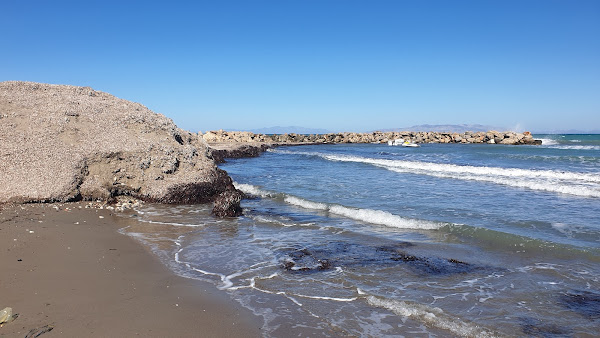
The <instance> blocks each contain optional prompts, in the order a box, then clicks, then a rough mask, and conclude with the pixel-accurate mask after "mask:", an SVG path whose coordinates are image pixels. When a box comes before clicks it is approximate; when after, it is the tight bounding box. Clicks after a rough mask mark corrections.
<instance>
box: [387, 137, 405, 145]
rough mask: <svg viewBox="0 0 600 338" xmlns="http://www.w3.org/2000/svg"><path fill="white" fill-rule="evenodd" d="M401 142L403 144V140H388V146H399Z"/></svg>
mask: <svg viewBox="0 0 600 338" xmlns="http://www.w3.org/2000/svg"><path fill="white" fill-rule="evenodd" d="M402 142H404V139H401V138H398V139H395V140H389V141H388V146H399V145H401V144H402Z"/></svg>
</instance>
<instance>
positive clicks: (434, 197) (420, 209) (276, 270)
mask: <svg viewBox="0 0 600 338" xmlns="http://www.w3.org/2000/svg"><path fill="white" fill-rule="evenodd" d="M534 136H535V138H536V139H542V145H538V146H534V145H521V146H509V145H497V144H421V145H420V147H418V148H408V147H401V146H388V145H387V144H326V145H305V146H283V147H278V148H273V149H270V150H269V151H267V152H265V153H263V154H262V155H261V156H259V157H256V158H242V159H230V160H227V163H224V164H222V165H220V167H221V168H222V169H224V170H226V171H227V172H228V173H229V175H230V176H231V177H232V178H233V180H234V181H235V185H236V187H237V188H238V189H240V190H242V191H243V192H244V193H245V194H246V195H247V199H244V200H243V201H242V207H243V208H244V214H243V216H241V217H239V218H227V219H217V218H214V217H213V216H211V215H210V210H211V206H210V205H180V206H166V205H155V204H144V205H142V206H140V207H138V208H137V209H136V210H135V212H134V213H133V214H124V216H123V217H133V218H135V219H137V220H138V221H139V222H137V223H135V224H136V225H131V226H129V227H126V228H124V229H122V231H123V232H124V233H126V234H128V235H130V236H133V237H135V238H137V239H139V240H141V241H142V242H143V243H145V244H146V245H148V246H150V247H151V248H152V250H153V251H154V252H155V253H156V254H157V255H158V256H159V257H160V258H161V260H162V261H163V262H164V263H165V264H166V265H167V266H169V267H170V268H171V269H172V270H173V271H174V272H175V273H176V274H178V275H181V276H184V277H187V278H193V279H199V280H204V281H207V282H210V283H212V285H214V288H215V289H218V290H222V292H223V293H226V294H228V295H229V296H230V297H231V298H233V299H235V300H236V301H237V302H238V303H239V304H240V305H241V306H243V307H245V308H247V309H249V310H251V311H252V312H253V313H254V314H256V315H257V316H259V317H260V318H262V319H263V321H264V324H263V327H262V331H263V333H264V336H265V337H292V336H301V337H311V336H315V337H317V336H318V337H340V336H342V337H346V336H351V337H449V336H450V337H452V336H455V337H522V336H533V337H570V336H575V337H592V336H598V335H599V334H600V135H534Z"/></svg>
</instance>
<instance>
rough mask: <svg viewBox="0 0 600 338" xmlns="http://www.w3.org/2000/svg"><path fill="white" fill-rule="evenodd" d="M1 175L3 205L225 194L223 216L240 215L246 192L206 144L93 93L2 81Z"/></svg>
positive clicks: (193, 199) (142, 110)
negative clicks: (116, 197)
mask: <svg viewBox="0 0 600 338" xmlns="http://www.w3.org/2000/svg"><path fill="white" fill-rule="evenodd" d="M0 173H1V174H0V203H2V202H20V203H24V202H53V201H71V200H78V199H102V200H108V199H111V198H113V197H115V196H119V195H130V196H133V197H136V198H139V199H142V200H145V201H152V202H160V203H206V202H211V201H214V200H215V199H217V197H218V196H219V195H222V197H221V198H219V199H218V200H219V206H218V208H217V209H218V211H215V212H216V213H217V214H218V215H219V216H232V215H235V214H239V212H240V209H239V200H240V198H239V197H240V196H241V195H240V193H239V192H237V191H236V190H235V188H234V187H233V185H232V182H231V178H230V177H229V176H228V175H227V173H225V172H224V171H223V170H220V169H218V168H217V167H216V165H215V163H214V161H213V160H212V158H211V156H210V150H209V149H208V147H207V145H206V143H205V141H204V140H203V139H202V138H201V137H198V135H196V134H192V133H189V132H186V131H184V130H181V129H179V128H177V126H175V124H174V123H173V121H171V120H170V119H168V118H166V117H165V116H163V115H160V114H156V113H154V112H152V111H150V110H149V109H148V108H146V107H144V106H143V105H141V104H139V103H134V102H130V101H126V100H123V99H119V98H116V97H114V96H112V95H110V94H107V93H103V92H99V91H95V90H93V89H91V88H89V87H74V86H64V85H49V84H40V83H32V82H13V81H10V82H0ZM227 203H233V205H228V204H227Z"/></svg>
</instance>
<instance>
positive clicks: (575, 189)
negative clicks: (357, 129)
mask: <svg viewBox="0 0 600 338" xmlns="http://www.w3.org/2000/svg"><path fill="white" fill-rule="evenodd" d="M296 154H301V155H307V156H319V157H321V158H323V159H326V160H329V161H339V162H355V163H365V164H371V165H374V166H378V167H381V168H385V169H388V170H391V171H394V172H399V173H411V174H418V175H428V176H434V177H439V178H451V179H458V180H469V181H480V182H490V183H495V184H501V185H506V186H511V187H517V188H526V189H531V190H538V191H548V192H554V193H561V194H569V195H575V196H583V197H600V175H598V174H592V173H580V172H568V171H556V170H534V169H520V168H501V167H485V166H470V165H456V164H447V163H433V162H421V161H405V160H388V159H376V158H365V157H359V156H349V155H334V154H323V153H314V152H311V153H302V152H296Z"/></svg>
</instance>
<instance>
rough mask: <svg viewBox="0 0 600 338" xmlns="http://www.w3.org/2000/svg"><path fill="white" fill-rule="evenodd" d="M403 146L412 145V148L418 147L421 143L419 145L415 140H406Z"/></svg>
mask: <svg viewBox="0 0 600 338" xmlns="http://www.w3.org/2000/svg"><path fill="white" fill-rule="evenodd" d="M402 146H403V147H411V148H417V147H420V145H418V144H416V143H413V142H410V141H405V142H402Z"/></svg>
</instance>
